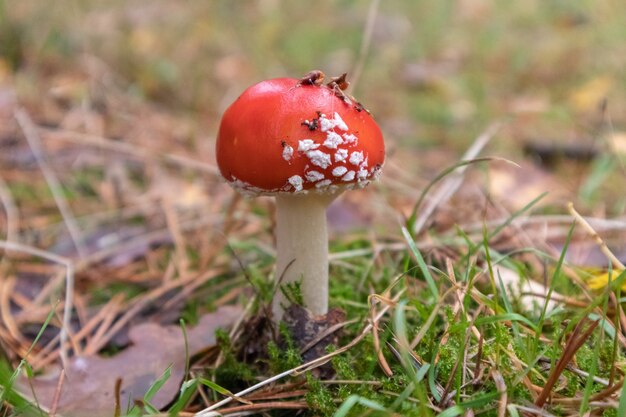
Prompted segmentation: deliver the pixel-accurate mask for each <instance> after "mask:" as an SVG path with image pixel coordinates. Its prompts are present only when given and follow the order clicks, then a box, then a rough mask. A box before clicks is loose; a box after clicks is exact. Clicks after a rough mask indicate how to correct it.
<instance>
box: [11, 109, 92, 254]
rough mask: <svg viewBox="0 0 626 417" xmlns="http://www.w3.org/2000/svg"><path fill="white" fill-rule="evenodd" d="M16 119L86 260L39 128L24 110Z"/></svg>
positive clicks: (19, 111) (75, 225)
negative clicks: (42, 144)
mask: <svg viewBox="0 0 626 417" xmlns="http://www.w3.org/2000/svg"><path fill="white" fill-rule="evenodd" d="M15 119H16V120H17V123H18V124H19V125H20V128H21V129H22V132H23V133H24V137H25V138H26V141H27V142H28V146H30V149H31V151H32V152H33V155H34V156H35V159H36V160H37V164H38V165H39V169H41V173H42V174H43V176H44V178H45V179H46V183H47V184H48V188H49V189H50V193H52V197H53V198H54V202H55V203H56V205H57V207H58V209H59V212H60V213H61V216H62V217H63V221H65V225H66V226H67V230H68V231H69V233H70V237H71V238H72V242H74V246H75V247H76V251H77V252H78V256H79V257H80V258H84V257H85V256H86V255H87V250H86V248H85V245H84V243H83V237H82V234H81V232H80V229H79V228H78V225H77V224H76V221H75V219H74V216H73V214H72V209H71V208H70V206H69V204H68V203H67V200H66V199H65V197H64V196H63V194H62V191H61V190H62V189H63V188H62V186H61V183H60V182H59V179H58V178H57V176H56V174H55V173H54V170H53V169H52V167H50V165H49V164H48V161H47V160H46V155H45V153H44V150H43V147H42V146H41V139H40V138H39V134H38V133H37V128H36V126H35V124H34V123H33V121H32V120H31V119H30V117H29V116H28V114H27V113H26V112H25V111H24V110H22V109H18V110H16V111H15Z"/></svg>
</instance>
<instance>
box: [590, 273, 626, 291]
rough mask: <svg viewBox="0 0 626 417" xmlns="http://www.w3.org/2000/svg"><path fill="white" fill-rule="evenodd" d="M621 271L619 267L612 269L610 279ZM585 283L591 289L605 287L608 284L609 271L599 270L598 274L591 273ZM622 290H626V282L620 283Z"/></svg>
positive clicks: (613, 278)
mask: <svg viewBox="0 0 626 417" xmlns="http://www.w3.org/2000/svg"><path fill="white" fill-rule="evenodd" d="M622 272H624V271H621V270H619V269H617V270H613V271H612V272H611V280H612V281H614V280H615V278H617V277H618V276H619V274H621V273H622ZM587 285H589V288H591V289H592V290H599V289H601V288H605V287H606V286H607V285H609V273H608V272H601V273H599V274H595V275H593V276H592V277H591V278H590V279H589V281H587ZM622 290H623V291H626V283H624V284H622Z"/></svg>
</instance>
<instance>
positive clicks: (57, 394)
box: [49, 369, 65, 417]
mask: <svg viewBox="0 0 626 417" xmlns="http://www.w3.org/2000/svg"><path fill="white" fill-rule="evenodd" d="M64 382H65V370H63V369H61V373H60V374H59V381H58V382H57V386H56V388H55V390H54V397H53V398H52V405H51V406H50V414H49V415H50V417H56V415H57V408H58V406H59V400H60V399H61V390H62V389H63V383H64Z"/></svg>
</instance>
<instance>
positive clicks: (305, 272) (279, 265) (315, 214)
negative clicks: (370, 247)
mask: <svg viewBox="0 0 626 417" xmlns="http://www.w3.org/2000/svg"><path fill="white" fill-rule="evenodd" d="M331 201H332V197H329V196H323V195H319V194H314V193H310V194H301V195H279V196H276V252H277V257H276V279H279V280H281V281H280V285H285V284H287V283H291V282H297V281H300V282H301V290H302V297H303V300H304V306H305V307H306V308H308V309H309V311H311V312H312V313H313V314H315V315H320V314H326V313H327V312H328V232H327V229H326V207H327V206H328V204H329V203H330V202H331ZM288 304H289V301H288V300H286V299H285V296H284V295H283V294H282V291H280V289H279V290H278V291H277V292H276V294H275V295H274V303H273V308H272V311H273V313H274V319H275V320H277V321H278V320H280V319H281V318H282V315H283V311H284V307H287V306H288Z"/></svg>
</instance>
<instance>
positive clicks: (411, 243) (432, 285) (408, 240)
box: [402, 227, 439, 300]
mask: <svg viewBox="0 0 626 417" xmlns="http://www.w3.org/2000/svg"><path fill="white" fill-rule="evenodd" d="M402 234H403V235H404V239H405V240H406V243H407V244H408V245H409V248H410V249H411V252H412V253H413V255H414V256H415V259H416V260H417V264H418V265H419V267H420V270H421V271H422V275H424V279H425V280H426V283H427V284H428V288H429V289H430V292H431V293H432V295H433V297H434V298H435V300H438V299H439V290H438V289H437V284H435V280H434V278H433V276H432V274H431V273H430V270H429V269H428V266H427V265H426V262H425V261H424V258H423V257H422V254H421V253H420V251H419V249H418V248H417V245H416V244H415V241H414V240H413V236H411V233H409V231H408V230H407V228H406V227H403V228H402Z"/></svg>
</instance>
